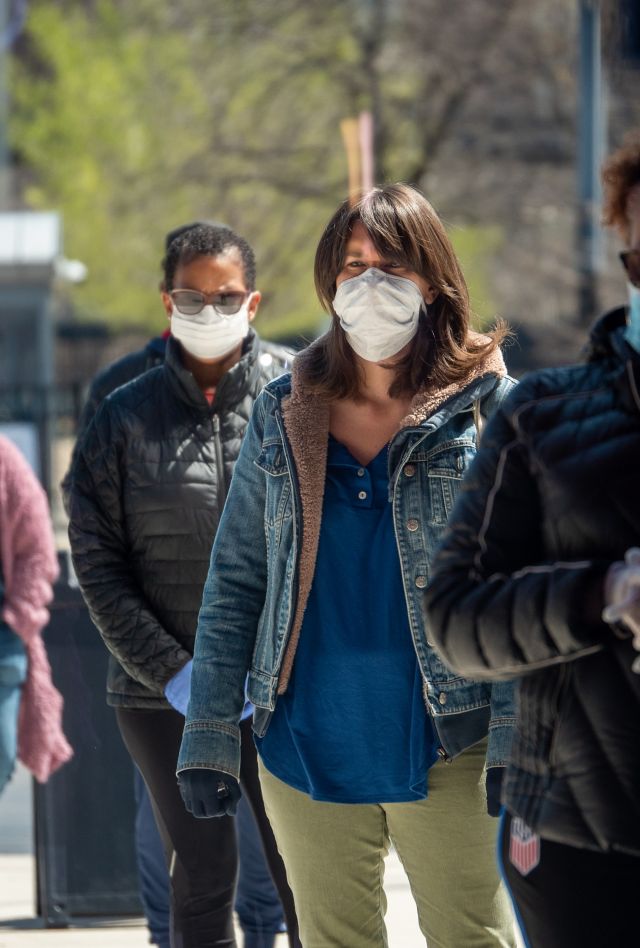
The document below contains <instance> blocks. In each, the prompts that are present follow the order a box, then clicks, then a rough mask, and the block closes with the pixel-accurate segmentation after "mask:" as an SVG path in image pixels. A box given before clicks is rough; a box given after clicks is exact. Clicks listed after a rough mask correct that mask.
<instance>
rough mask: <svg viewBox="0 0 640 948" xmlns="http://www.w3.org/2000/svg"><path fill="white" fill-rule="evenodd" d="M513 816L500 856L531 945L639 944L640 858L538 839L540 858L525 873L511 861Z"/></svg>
mask: <svg viewBox="0 0 640 948" xmlns="http://www.w3.org/2000/svg"><path fill="white" fill-rule="evenodd" d="M511 823H512V817H511V816H510V815H509V814H507V815H506V816H505V818H504V820H503V824H502V832H501V838H500V854H501V860H502V869H503V875H504V878H505V881H506V883H507V886H508V888H509V889H510V891H511V895H512V897H513V899H514V901H515V905H516V910H517V914H518V916H519V922H520V925H521V927H522V929H523V935H524V937H525V939H526V944H527V945H528V948H609V946H615V948H631V946H632V945H637V944H638V939H639V937H640V936H639V935H638V916H637V911H638V909H637V905H638V899H639V898H640V857H636V856H627V855H625V854H623V853H601V852H594V851H591V850H588V849H577V848H576V847H574V846H564V845H562V844H560V843H552V842H550V841H549V840H545V839H541V840H540V861H539V862H538V864H537V866H536V867H535V868H533V869H531V871H530V872H528V873H527V874H526V875H523V874H522V873H521V872H519V871H518V869H516V868H515V866H514V865H513V864H512V862H511V859H510V838H511Z"/></svg>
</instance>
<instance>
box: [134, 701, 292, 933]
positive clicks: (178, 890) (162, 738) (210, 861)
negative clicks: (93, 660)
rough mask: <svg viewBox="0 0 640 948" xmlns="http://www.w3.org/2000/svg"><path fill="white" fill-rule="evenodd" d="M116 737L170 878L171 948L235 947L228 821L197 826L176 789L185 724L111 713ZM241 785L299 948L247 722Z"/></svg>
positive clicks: (173, 717)
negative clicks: (138, 777) (141, 785)
mask: <svg viewBox="0 0 640 948" xmlns="http://www.w3.org/2000/svg"><path fill="white" fill-rule="evenodd" d="M116 718H117V721H118V727H119V728H120V733H121V734H122V738H123V740H124V742H125V744H126V747H127V750H128V751H129V753H130V755H131V757H132V758H133V760H134V761H135V762H136V764H137V765H138V768H139V769H140V771H141V773H142V775H143V777H144V779H145V783H146V784H147V787H148V788H149V796H150V798H151V803H152V806H153V809H154V815H155V818H156V821H157V824H158V830H159V832H160V836H161V838H162V842H163V845H164V849H165V854H166V858H167V864H168V866H169V874H170V877H171V915H172V932H171V935H172V948H235V945H236V940H235V936H234V930H233V901H234V892H235V885H236V875H237V868H238V856H237V844H236V832H235V825H234V819H233V817H228V816H223V817H218V818H216V819H211V820H197V819H196V818H195V817H193V816H191V814H190V813H188V812H187V810H186V809H185V806H184V803H183V802H182V798H181V796H180V792H179V790H178V782H177V779H176V761H177V759H178V752H179V750H180V742H181V740H182V730H183V727H184V718H183V717H182V715H181V714H178V712H177V711H170V710H166V711H143V710H132V709H126V708H117V709H116ZM241 735H242V769H241V774H240V783H241V786H242V790H243V792H244V793H245V794H246V796H247V799H248V800H249V803H250V804H251V808H252V810H253V812H254V815H255V818H256V822H257V824H258V828H259V830H260V835H261V837H262V842H263V845H264V849H265V855H266V858H267V863H268V865H269V869H270V870H271V874H272V875H273V881H274V883H275V885H276V888H277V889H278V894H279V895H280V899H281V901H282V906H283V909H284V913H285V918H286V920H287V928H288V930H289V943H290V944H291V945H295V946H299V945H300V942H299V940H298V926H297V921H296V917H295V910H294V906H293V896H292V894H291V890H290V889H289V886H288V884H287V879H286V873H285V869H284V863H283V862H282V859H281V857H280V855H279V853H278V850H277V847H276V842H275V839H274V836H273V832H272V830H271V826H270V824H269V821H268V819H267V815H266V813H265V811H264V803H263V801H262V793H261V791H260V783H259V780H258V764H257V754H256V749H255V746H254V743H253V740H252V737H251V721H250V720H248V721H243V723H242V725H241Z"/></svg>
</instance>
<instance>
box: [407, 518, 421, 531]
mask: <svg viewBox="0 0 640 948" xmlns="http://www.w3.org/2000/svg"><path fill="white" fill-rule="evenodd" d="M419 526H420V522H419V521H418V520H414V519H413V518H412V519H411V520H407V530H411V532H412V533H415V532H416V530H417V529H418V527H419Z"/></svg>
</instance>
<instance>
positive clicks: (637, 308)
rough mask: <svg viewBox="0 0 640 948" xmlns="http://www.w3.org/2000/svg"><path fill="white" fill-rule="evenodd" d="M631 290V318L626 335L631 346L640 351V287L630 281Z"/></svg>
mask: <svg viewBox="0 0 640 948" xmlns="http://www.w3.org/2000/svg"><path fill="white" fill-rule="evenodd" d="M627 288H628V290H629V318H628V321H627V328H626V330H625V336H626V339H627V342H628V343H629V345H630V346H633V348H634V349H635V350H636V352H640V288H638V287H637V286H634V285H633V283H628V284H627Z"/></svg>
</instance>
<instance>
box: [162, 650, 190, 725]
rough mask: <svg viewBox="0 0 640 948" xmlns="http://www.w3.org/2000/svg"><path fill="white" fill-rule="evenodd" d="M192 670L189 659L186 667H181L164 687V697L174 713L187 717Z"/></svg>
mask: <svg viewBox="0 0 640 948" xmlns="http://www.w3.org/2000/svg"><path fill="white" fill-rule="evenodd" d="M192 668H193V659H192V658H190V659H189V661H188V662H187V664H186V665H183V666H182V668H181V669H180V671H179V672H177V673H176V674H175V675H174V676H173V678H170V679H169V681H168V682H167V683H166V685H165V686H164V696H165V698H166V699H167V701H168V702H169V704H170V705H171V707H172V708H175V710H176V711H179V712H180V714H183V715H184V716H185V717H186V715H187V708H188V707H189V696H190V694H191V669H192Z"/></svg>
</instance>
